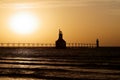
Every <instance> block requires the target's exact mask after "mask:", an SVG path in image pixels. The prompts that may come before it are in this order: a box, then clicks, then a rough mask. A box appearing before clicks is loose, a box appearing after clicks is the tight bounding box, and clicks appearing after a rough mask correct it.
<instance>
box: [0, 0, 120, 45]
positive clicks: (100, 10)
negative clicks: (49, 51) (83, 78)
mask: <svg viewBox="0 0 120 80" xmlns="http://www.w3.org/2000/svg"><path fill="white" fill-rule="evenodd" d="M21 12H24V13H28V14H31V16H33V17H35V21H36V20H37V21H36V22H37V23H36V25H37V28H36V30H34V31H33V32H31V33H29V34H19V33H16V32H15V31H13V30H11V28H10V18H11V17H14V15H16V14H19V13H21ZM18 24H19V23H18ZM59 28H60V29H61V31H62V32H63V38H64V39H65V40H66V42H67V43H95V41H96V39H97V38H98V39H99V40H100V46H120V0H0V43H55V41H56V40H57V39H58V31H59ZM23 30H24V28H23Z"/></svg>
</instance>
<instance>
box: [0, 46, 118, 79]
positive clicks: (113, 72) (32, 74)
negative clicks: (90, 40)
mask: <svg viewBox="0 0 120 80" xmlns="http://www.w3.org/2000/svg"><path fill="white" fill-rule="evenodd" d="M108 53H109V54H108ZM119 54H120V53H119V51H115V52H113V51H109V50H104V51H101V50H95V49H65V50H64V49H51V48H50V49H48V48H36V49H35V48H33V49H32V48H14V49H12V48H11V49H3V48H2V49H0V80H63V79H66V80H69V79H70V80H120V69H119V67H120V56H119Z"/></svg>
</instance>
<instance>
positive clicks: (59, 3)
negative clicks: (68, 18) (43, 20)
mask: <svg viewBox="0 0 120 80" xmlns="http://www.w3.org/2000/svg"><path fill="white" fill-rule="evenodd" d="M0 7H1V8H23V7H25V8H55V7H96V8H97V7H104V8H109V9H110V8H111V9H113V8H118V9H119V8H120V0H9V1H8V0H1V2H0Z"/></svg>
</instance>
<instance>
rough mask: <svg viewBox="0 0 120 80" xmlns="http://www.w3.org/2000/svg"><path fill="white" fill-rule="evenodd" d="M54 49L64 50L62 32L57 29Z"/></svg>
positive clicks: (64, 44)
mask: <svg viewBox="0 0 120 80" xmlns="http://www.w3.org/2000/svg"><path fill="white" fill-rule="evenodd" d="M55 45H56V48H58V49H63V48H66V41H65V40H64V39H63V34H62V31H61V30H60V29H59V38H58V40H57V41H56V43H55Z"/></svg>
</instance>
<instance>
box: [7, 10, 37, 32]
mask: <svg viewBox="0 0 120 80" xmlns="http://www.w3.org/2000/svg"><path fill="white" fill-rule="evenodd" d="M9 23H10V28H11V30H12V31H14V32H16V33H19V34H30V33H32V32H34V31H35V30H36V29H37V27H38V19H37V18H36V17H35V15H33V14H31V13H28V12H20V13H17V14H15V15H13V16H12V17H11V18H10V21H9Z"/></svg>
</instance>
